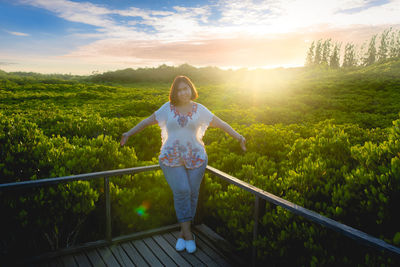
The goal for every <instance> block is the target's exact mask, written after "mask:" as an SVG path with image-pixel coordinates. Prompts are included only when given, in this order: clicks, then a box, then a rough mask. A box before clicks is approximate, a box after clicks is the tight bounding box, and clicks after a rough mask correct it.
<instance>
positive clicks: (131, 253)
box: [121, 242, 149, 267]
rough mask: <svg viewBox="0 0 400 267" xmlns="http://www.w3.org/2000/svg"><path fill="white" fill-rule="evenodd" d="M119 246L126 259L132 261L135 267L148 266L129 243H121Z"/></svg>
mask: <svg viewBox="0 0 400 267" xmlns="http://www.w3.org/2000/svg"><path fill="white" fill-rule="evenodd" d="M121 246H122V247H123V248H124V250H125V252H126V254H127V255H128V257H129V258H130V259H131V260H132V262H133V263H135V265H137V266H140V267H141V266H149V265H148V264H147V263H146V261H145V260H144V259H143V257H142V256H141V255H140V253H139V252H138V251H137V250H136V248H134V247H133V246H132V245H131V244H130V242H125V243H122V244H121Z"/></svg>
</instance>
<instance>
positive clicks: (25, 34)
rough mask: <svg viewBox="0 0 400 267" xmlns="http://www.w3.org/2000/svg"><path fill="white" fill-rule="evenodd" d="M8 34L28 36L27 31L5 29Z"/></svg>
mask: <svg viewBox="0 0 400 267" xmlns="http://www.w3.org/2000/svg"><path fill="white" fill-rule="evenodd" d="M6 32H8V33H9V34H12V35H15V36H30V34H28V33H23V32H13V31H7V30H6Z"/></svg>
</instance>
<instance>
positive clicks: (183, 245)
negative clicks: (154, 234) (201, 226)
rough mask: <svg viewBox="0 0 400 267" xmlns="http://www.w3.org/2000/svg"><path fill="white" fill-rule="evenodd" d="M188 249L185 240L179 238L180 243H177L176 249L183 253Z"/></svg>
mask: <svg viewBox="0 0 400 267" xmlns="http://www.w3.org/2000/svg"><path fill="white" fill-rule="evenodd" d="M185 248H186V242H185V239H183V238H178V241H176V245H175V249H176V250H177V251H182V250H184V249H185Z"/></svg>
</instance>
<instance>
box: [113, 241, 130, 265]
mask: <svg viewBox="0 0 400 267" xmlns="http://www.w3.org/2000/svg"><path fill="white" fill-rule="evenodd" d="M109 248H110V250H111V251H112V253H113V254H114V257H115V258H116V259H117V260H118V262H119V263H120V264H121V265H122V266H127V267H129V266H130V267H133V266H135V264H133V262H132V261H131V259H130V258H129V257H128V255H126V253H125V250H124V249H123V248H122V247H121V246H120V245H112V246H110V247H109Z"/></svg>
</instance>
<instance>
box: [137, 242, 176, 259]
mask: <svg viewBox="0 0 400 267" xmlns="http://www.w3.org/2000/svg"><path fill="white" fill-rule="evenodd" d="M143 241H144V243H145V244H146V245H147V246H148V247H149V248H150V250H151V251H153V253H154V254H155V255H157V258H159V259H160V261H161V262H162V263H163V264H164V265H166V266H178V265H176V264H175V262H173V260H172V259H171V258H170V257H169V256H168V255H167V253H165V252H164V250H163V249H162V248H161V247H160V246H159V245H158V244H157V243H156V242H154V240H153V239H152V238H151V237H147V238H145V239H143Z"/></svg>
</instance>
